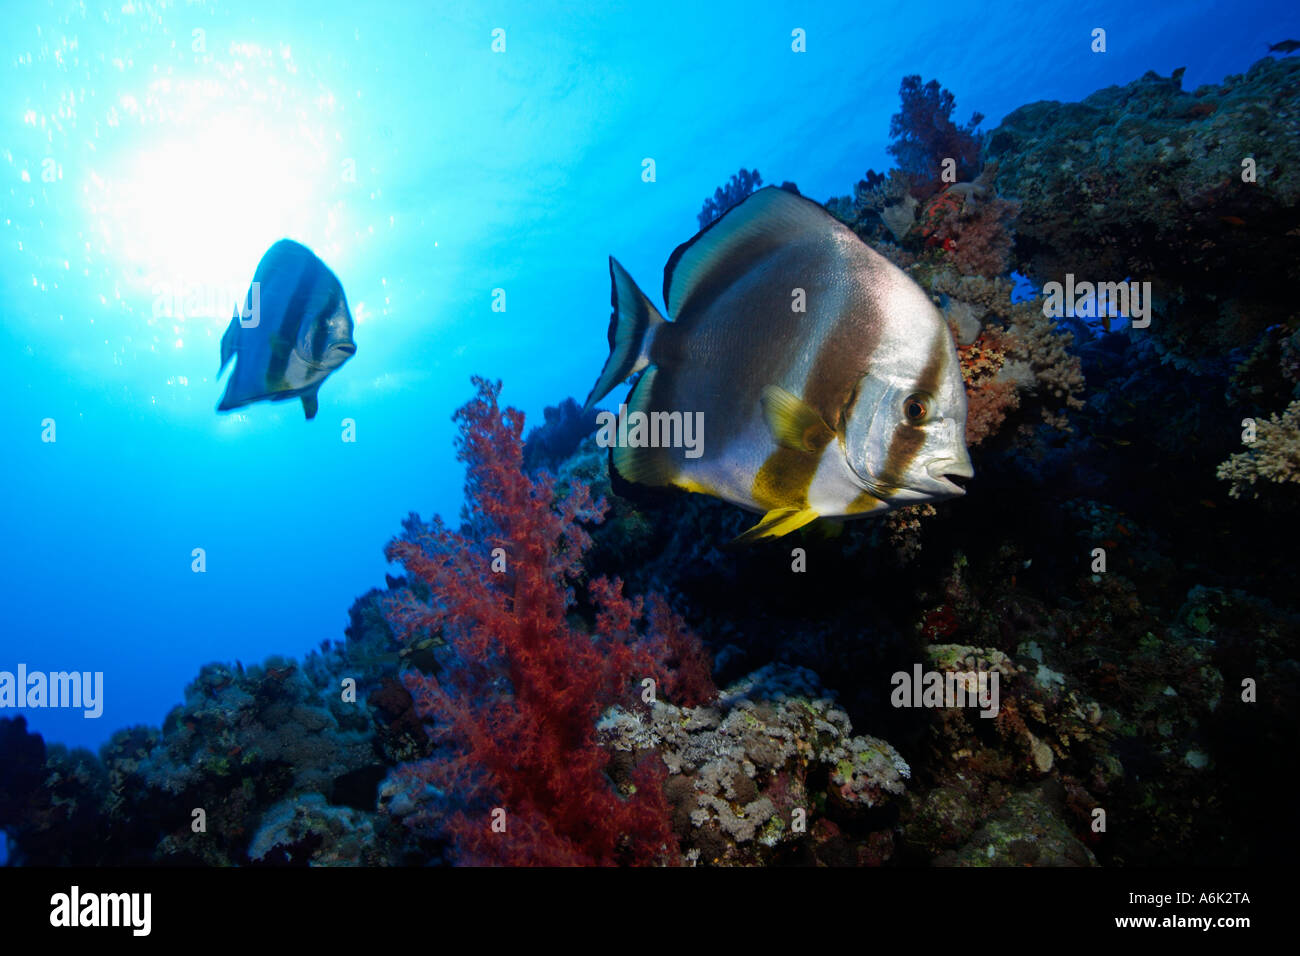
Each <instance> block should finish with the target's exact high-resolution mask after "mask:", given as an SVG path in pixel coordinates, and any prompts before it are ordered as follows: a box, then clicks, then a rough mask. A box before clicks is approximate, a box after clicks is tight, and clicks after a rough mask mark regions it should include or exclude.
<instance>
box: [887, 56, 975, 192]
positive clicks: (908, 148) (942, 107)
mask: <svg viewBox="0 0 1300 956" xmlns="http://www.w3.org/2000/svg"><path fill="white" fill-rule="evenodd" d="M898 95H899V97H900V99H901V100H902V106H901V108H900V110H899V112H897V113H895V114H894V115H893V116H892V117H891V118H890V120H889V135H890V137H891V138H892V139H893V140H894V141H893V142H892V143H890V144H889V153H890V155H891V156H893V157H894V158H895V159H897V160H898V165H899V168H900V169H902V171H903V172H904V173H906V174H907V177H908V179H909V180H910V181H911V184H912V195H913V196H915V197H916V198H917V199H926V198H927V197H929V196H931V195H933V194H934V193H935V192H937V191H938V189H939V187H940V185H941V180H940V178H939V176H940V172H941V168H940V164H941V163H942V162H943V160H945V159H952V160H954V161H955V162H956V174H957V179H958V180H972V179H974V178H975V176H976V175H977V174H978V173H979V164H980V140H979V135H978V133H977V130H976V127H978V126H979V124H980V123H981V122H982V121H983V119H984V117H983V116H982V115H981V114H979V113H976V114H974V115H973V116H972V117H971V120H970V122H969V123H967V124H966V125H965V126H958V125H957V124H956V123H954V122H953V121H952V111H953V110H954V109H955V108H956V106H957V102H956V100H955V99H954V98H953V95H952V94H951V93H950V92H948V91H947V90H945V89H942V88H941V87H940V86H939V81H938V80H931V81H930V82H929V83H925V84H922V83H921V77H920V76H919V75H914V76H905V77H903V82H902V85H901V86H900V87H899V90H898Z"/></svg>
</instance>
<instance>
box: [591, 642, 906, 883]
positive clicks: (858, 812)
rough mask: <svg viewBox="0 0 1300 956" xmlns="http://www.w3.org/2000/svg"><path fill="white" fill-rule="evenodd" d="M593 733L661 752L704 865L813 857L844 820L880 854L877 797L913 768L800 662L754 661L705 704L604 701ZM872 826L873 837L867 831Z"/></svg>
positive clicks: (681, 833)
mask: <svg viewBox="0 0 1300 956" xmlns="http://www.w3.org/2000/svg"><path fill="white" fill-rule="evenodd" d="M601 739H602V741H603V742H604V744H605V746H607V747H609V748H610V749H611V750H613V751H615V752H616V753H621V754H626V755H633V754H641V753H644V752H646V751H649V752H651V753H653V754H655V755H656V758H657V759H659V760H662V761H663V763H664V764H665V765H666V766H667V768H668V771H669V774H670V775H671V776H670V777H669V778H668V781H667V782H666V784H665V792H666V793H667V794H668V796H669V799H670V800H671V801H672V804H673V806H674V808H675V812H674V818H673V819H674V824H675V826H674V829H675V830H676V833H677V837H678V839H679V840H680V841H681V845H682V847H683V850H684V851H685V855H686V859H687V860H688V861H691V862H697V863H706V864H722V865H738V864H739V865H748V864H757V863H773V862H781V861H783V860H784V861H786V862H792V861H794V860H796V859H800V858H803V857H805V856H806V857H808V858H809V859H821V858H822V857H821V855H820V848H821V846H822V844H823V843H825V842H826V841H827V840H829V839H830V838H831V837H832V836H833V837H835V838H836V839H837V840H841V841H842V840H843V839H845V836H846V834H845V831H846V830H848V831H850V832H852V833H853V834H854V836H853V840H854V841H855V842H865V843H868V844H869V845H870V847H871V848H872V850H871V852H872V853H873V854H874V862H883V860H884V859H887V858H888V856H889V851H888V847H889V844H890V842H891V841H890V837H889V833H888V823H889V821H890V819H891V818H890V816H889V815H888V814H883V815H882V812H881V808H882V807H884V806H886V805H887V804H888V803H889V802H890V801H891V800H892V799H893V798H895V797H897V796H898V795H899V794H902V793H903V792H904V790H905V787H906V780H907V778H908V776H910V773H911V771H910V769H909V767H908V765H907V763H906V761H904V760H903V758H902V757H901V756H900V755H899V753H898V751H896V750H895V749H894V748H893V747H892V746H890V745H889V744H888V743H886V742H885V741H883V740H880V739H878V738H876V737H871V736H855V735H854V734H853V733H852V727H851V726H850V724H849V719H848V716H847V715H846V714H845V713H844V712H843V711H842V710H840V709H838V708H837V707H835V706H834V704H833V703H832V702H831V701H830V700H829V699H828V698H826V697H825V696H824V692H823V691H822V690H821V688H820V685H819V683H818V681H817V678H816V675H814V674H813V673H812V672H811V671H807V670H803V669H799V668H793V669H792V668H782V667H777V666H769V667H766V668H763V669H762V670H760V671H757V672H755V673H754V674H751V675H750V676H749V677H747V678H745V679H744V680H742V681H740V682H738V683H736V684H734V685H732V686H731V687H728V688H727V689H726V691H724V692H723V693H722V695H721V696H720V697H719V699H718V701H717V703H716V704H714V705H711V706H705V707H696V708H678V707H675V706H673V705H671V704H668V703H664V702H659V703H657V704H656V705H655V706H654V707H653V709H652V710H651V711H650V712H649V713H648V714H647V713H641V712H636V711H629V710H626V709H624V708H618V707H616V708H613V709H611V710H610V711H609V712H607V713H606V715H605V716H604V718H603V719H602V721H601ZM826 823H829V824H830V826H829V828H827V827H826V826H819V824H826ZM881 830H883V831H884V832H882V833H880V834H879V836H880V837H881V838H883V842H882V839H875V840H872V839H871V838H870V835H871V834H872V831H881ZM823 862H845V861H843V860H839V861H827V860H823ZM854 862H862V861H861V860H857V859H855V860H854Z"/></svg>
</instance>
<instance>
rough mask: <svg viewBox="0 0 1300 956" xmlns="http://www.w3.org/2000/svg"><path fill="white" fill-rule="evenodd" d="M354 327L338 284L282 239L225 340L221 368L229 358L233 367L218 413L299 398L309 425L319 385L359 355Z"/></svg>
mask: <svg viewBox="0 0 1300 956" xmlns="http://www.w3.org/2000/svg"><path fill="white" fill-rule="evenodd" d="M352 328H353V322H352V313H351V312H350V311H348V303H347V298H346V296H345V295H344V294H343V286H342V285H341V284H340V283H339V280H338V278H337V277H336V276H335V275H334V273H333V272H331V271H330V269H329V267H328V266H326V265H325V263H324V262H322V261H321V260H320V259H319V258H318V257H317V256H316V254H315V253H313V252H312V251H311V250H310V249H308V248H307V247H306V246H304V245H302V244H300V243H297V242H294V241H293V240H291V239H281V240H280V241H279V242H277V243H276V244H275V245H273V246H271V248H270V249H268V250H267V251H266V254H265V255H264V256H262V259H261V261H260V262H259V263H258V264H257V271H256V272H255V273H254V274H253V282H252V284H251V285H250V286H249V290H248V295H247V296H246V297H245V300H244V308H243V310H242V312H240V311H236V312H235V315H234V317H233V318H232V319H231V320H230V325H229V326H228V327H227V329H226V332H225V335H223V336H222V339H221V369H222V370H223V371H224V369H225V367H226V364H227V363H228V362H230V360H231V359H234V360H235V366H234V370H233V371H232V372H231V375H230V380H229V381H228V382H227V383H226V391H225V394H224V395H223V396H222V399H221V404H220V405H218V406H217V410H218V411H223V412H224V411H229V410H231V409H234V408H240V407H241V406H244V405H248V404H251V403H252V402H258V401H273V402H278V401H285V400H287V399H292V398H300V399H301V400H302V405H303V411H304V413H305V414H306V416H307V418H309V419H310V418H314V417H315V416H316V411H317V408H318V402H317V396H316V393H317V392H318V391H319V389H320V386H321V383H322V382H324V381H325V379H326V378H327V377H329V375H330V373H332V372H333V371H335V370H336V369H338V368H339V367H340V366H341V365H342V364H343V363H344V362H346V361H347V360H348V359H350V358H351V357H352V356H353V355H354V354H356V350H357V346H356V343H355V342H354V341H353V339H352ZM218 374H220V372H218Z"/></svg>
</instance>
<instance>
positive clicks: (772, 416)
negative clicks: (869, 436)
mask: <svg viewBox="0 0 1300 956" xmlns="http://www.w3.org/2000/svg"><path fill="white" fill-rule="evenodd" d="M760 401H761V402H762V403H763V418H764V419H765V420H766V421H767V427H768V430H769V431H771V433H772V437H773V438H774V439H775V440H776V443H777V444H778V445H781V446H782V447H784V448H792V449H794V450H795V451H802V452H808V453H809V454H817V453H819V452H820V451H821V450H822V449H823V448H825V447H826V446H827V445H829V444H830V441H831V439H832V438H834V437H835V432H834V430H832V428H831V426H829V425H827V424H826V422H825V421H824V420H823V419H822V417H821V416H820V415H819V414H817V411H816V409H814V408H813V407H812V406H810V405H809V404H808V403H807V402H805V401H804V400H803V399H801V398H799V397H798V396H797V395H792V394H790V393H789V392H787V391H786V390H785V389H783V388H781V387H779V386H777V385H768V386H765V387H764V388H763V394H762V397H761V399H760Z"/></svg>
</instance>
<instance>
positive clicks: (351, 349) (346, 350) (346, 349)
mask: <svg viewBox="0 0 1300 956" xmlns="http://www.w3.org/2000/svg"><path fill="white" fill-rule="evenodd" d="M334 348H335V349H336V350H338V351H340V352H342V353H343V354H344V355H352V354H354V353H355V352H356V350H357V347H356V346H355V345H350V344H344V345H336V346H334Z"/></svg>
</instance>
